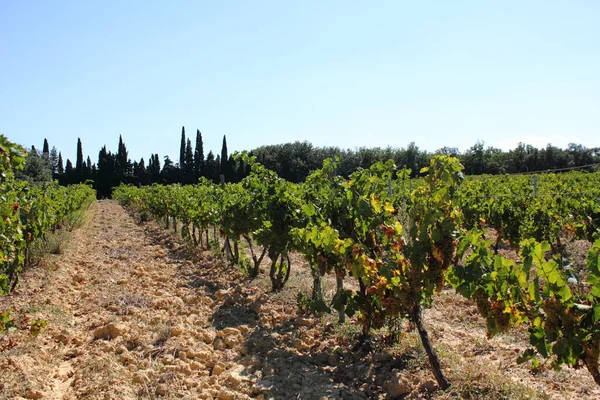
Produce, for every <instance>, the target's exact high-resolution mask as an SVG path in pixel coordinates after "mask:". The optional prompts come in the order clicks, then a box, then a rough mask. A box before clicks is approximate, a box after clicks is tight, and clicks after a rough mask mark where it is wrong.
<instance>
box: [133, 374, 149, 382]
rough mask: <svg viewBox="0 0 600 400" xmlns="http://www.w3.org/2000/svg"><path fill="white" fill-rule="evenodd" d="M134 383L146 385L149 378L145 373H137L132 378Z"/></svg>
mask: <svg viewBox="0 0 600 400" xmlns="http://www.w3.org/2000/svg"><path fill="white" fill-rule="evenodd" d="M132 380H133V383H145V382H146V381H147V380H148V377H147V376H146V374H144V373H143V372H136V373H135V374H133V377H132Z"/></svg>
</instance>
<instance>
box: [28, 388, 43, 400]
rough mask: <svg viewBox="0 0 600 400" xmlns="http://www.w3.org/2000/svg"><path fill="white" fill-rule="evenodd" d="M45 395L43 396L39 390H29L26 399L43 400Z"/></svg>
mask: <svg viewBox="0 0 600 400" xmlns="http://www.w3.org/2000/svg"><path fill="white" fill-rule="evenodd" d="M43 397H44V395H43V394H42V392H40V391H39V390H32V389H29V390H27V392H26V393H25V398H27V399H33V400H37V399H41V398H43Z"/></svg>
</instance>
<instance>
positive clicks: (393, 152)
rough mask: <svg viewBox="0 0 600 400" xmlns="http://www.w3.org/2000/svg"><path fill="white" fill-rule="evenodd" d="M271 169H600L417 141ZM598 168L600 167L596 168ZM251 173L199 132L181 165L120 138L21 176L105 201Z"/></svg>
mask: <svg viewBox="0 0 600 400" xmlns="http://www.w3.org/2000/svg"><path fill="white" fill-rule="evenodd" d="M250 154H251V155H255V156H256V157H257V161H258V162H260V163H261V164H262V165H264V166H265V167H266V168H268V169H270V170H272V171H275V172H276V173H277V175H279V176H280V177H282V178H284V179H287V180H289V181H291V182H296V183H298V182H303V181H304V180H305V179H306V177H307V176H308V175H309V173H310V172H311V171H314V170H317V169H319V168H321V166H322V164H323V160H325V159H329V158H333V157H337V158H339V163H338V164H337V165H338V167H337V171H336V173H337V174H339V175H341V176H343V177H348V176H350V174H351V173H352V172H354V171H356V170H357V169H359V168H369V167H370V166H371V165H373V164H374V163H376V162H378V161H385V160H388V159H393V160H394V162H395V163H396V165H398V166H399V167H404V168H409V169H410V170H411V171H412V175H413V176H418V175H419V171H420V170H421V168H423V167H425V166H427V165H428V164H429V161H430V159H431V158H432V157H433V156H434V155H436V154H445V155H451V156H454V157H457V158H459V160H460V161H461V163H462V164H463V165H464V167H465V170H464V171H465V173H466V174H469V175H479V174H503V173H524V172H533V171H545V170H555V169H562V168H575V167H584V166H588V165H590V164H599V163H600V148H587V147H585V146H583V145H581V144H574V143H572V144H569V145H568V147H567V148H566V149H561V148H558V147H555V146H552V145H551V144H548V145H547V146H546V147H544V148H536V147H534V146H531V145H526V144H523V143H519V145H518V146H517V147H516V148H515V149H512V150H509V151H503V150H501V149H498V148H494V147H491V146H488V147H486V146H485V144H484V143H483V142H480V141H478V142H477V143H475V144H474V145H473V146H471V147H470V148H469V149H467V150H466V151H464V152H460V151H459V150H458V149H457V148H453V147H443V148H441V149H439V150H437V151H435V152H433V153H431V152H428V151H426V150H421V149H419V147H418V146H416V145H415V143H414V142H411V143H409V144H408V146H406V147H405V148H393V147H386V148H381V147H371V148H368V147H361V148H358V149H355V150H351V149H341V148H339V147H333V146H332V147H316V146H313V145H312V144H311V143H309V142H306V141H304V142H299V141H297V142H293V143H284V144H277V145H266V146H260V147H258V148H255V149H254V150H252V151H251V152H250ZM595 168H597V167H595ZM248 173H249V170H248V167H247V166H246V165H245V164H244V162H243V161H242V160H237V161H236V160H234V158H233V157H232V155H231V154H229V153H228V151H227V139H226V137H225V136H223V144H222V147H221V152H220V154H216V155H215V154H214V153H213V152H212V151H209V152H208V154H207V155H206V156H205V154H204V145H203V140H202V134H201V132H200V130H199V129H198V130H196V137H195V141H194V142H192V140H191V138H189V137H186V132H185V127H182V129H181V142H180V151H179V160H178V161H173V160H172V159H171V158H170V157H169V156H168V155H165V156H164V157H163V159H162V160H161V158H160V156H159V155H158V154H154V153H153V154H151V155H150V157H148V159H147V162H146V160H145V159H144V158H141V159H140V160H139V161H137V160H133V161H132V160H131V159H130V158H129V156H128V151H127V147H126V146H125V143H124V141H123V138H122V136H119V145H118V150H117V152H116V153H113V152H111V151H109V150H107V148H106V145H105V146H103V147H102V149H100V151H99V153H98V160H97V162H96V163H93V162H92V160H91V158H90V157H89V156H88V157H87V159H85V160H84V155H83V147H82V142H81V139H77V158H76V160H75V165H73V163H72V162H71V160H69V159H67V160H66V162H63V157H62V154H61V153H60V152H58V151H57V149H56V148H55V147H52V149H50V148H49V145H48V141H47V140H46V139H44V144H43V148H42V151H41V152H39V151H38V150H37V149H36V148H35V146H32V147H31V150H30V152H29V155H28V158H27V163H26V166H25V168H24V170H23V171H21V172H20V173H19V177H20V178H21V179H29V180H32V181H48V180H50V179H56V180H58V182H59V183H60V184H62V185H69V184H74V183H82V182H86V181H90V183H91V184H93V186H94V188H95V189H96V191H97V193H98V197H99V198H103V197H110V196H111V193H112V188H113V187H115V186H118V185H119V184H120V183H127V184H132V185H136V186H145V185H150V184H153V183H161V184H172V183H181V184H191V183H195V182H198V179H200V178H201V177H204V178H206V179H208V180H210V181H213V182H215V183H218V182H220V181H221V179H223V181H225V182H238V181H240V180H241V179H243V178H244V177H245V176H247V175H248Z"/></svg>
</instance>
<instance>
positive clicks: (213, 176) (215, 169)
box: [204, 150, 219, 182]
mask: <svg viewBox="0 0 600 400" xmlns="http://www.w3.org/2000/svg"><path fill="white" fill-rule="evenodd" d="M204 165H205V169H204V170H205V172H204V176H205V177H206V178H207V179H209V180H211V181H213V182H219V164H217V162H216V160H215V155H214V154H213V152H212V150H210V151H209V152H208V155H207V156H206V162H205V164H204Z"/></svg>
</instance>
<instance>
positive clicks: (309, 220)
mask: <svg viewBox="0 0 600 400" xmlns="http://www.w3.org/2000/svg"><path fill="white" fill-rule="evenodd" d="M241 157H243V160H244V162H245V163H247V164H248V165H250V166H251V168H252V170H251V171H252V172H251V173H250V175H249V176H248V177H247V178H245V179H244V180H243V181H242V182H240V183H237V184H223V185H221V186H217V185H214V184H210V183H208V182H201V183H200V184H199V185H195V186H168V187H166V186H152V187H148V188H143V189H139V188H135V187H127V186H121V187H119V188H117V189H116V191H115V198H117V199H118V200H120V201H121V203H122V204H123V205H125V206H126V207H130V208H132V209H134V210H136V211H137V212H139V213H141V214H144V215H151V216H153V217H155V218H158V219H161V220H163V221H164V223H165V226H166V227H167V228H168V227H169V224H171V225H172V226H173V228H174V229H175V230H177V224H178V223H180V224H181V227H180V229H181V233H182V236H183V237H184V238H189V240H190V241H192V242H193V243H194V244H195V245H197V246H201V247H205V248H208V247H209V246H219V247H221V245H222V248H220V251H221V252H222V253H224V254H225V256H226V257H227V258H228V259H229V260H230V262H231V263H232V264H236V265H239V266H240V267H241V268H242V269H243V270H245V271H246V272H247V274H248V276H249V277H250V278H254V277H256V276H257V275H258V274H259V273H260V271H261V269H260V265H261V263H262V262H263V260H264V258H265V256H266V257H267V258H268V271H269V278H270V280H271V284H272V290H273V291H274V292H276V291H280V290H283V289H284V287H285V284H286V282H287V280H288V279H289V276H290V271H291V269H292V267H293V265H292V263H291V262H290V257H289V254H290V253H291V252H297V253H300V254H302V255H303V256H304V257H305V258H306V260H307V261H308V263H309V264H310V266H311V269H312V278H313V282H314V283H313V290H312V293H311V295H310V296H305V297H304V300H305V301H304V305H305V306H306V308H307V309H308V310H309V311H310V312H312V313H315V314H317V315H319V314H321V313H324V312H330V311H331V308H333V309H335V310H336V311H337V312H338V314H339V322H343V321H344V319H345V316H350V317H356V319H357V321H358V322H359V323H360V324H361V325H362V331H363V335H364V337H367V336H368V335H369V333H370V332H371V331H372V330H373V329H378V328H381V327H383V326H384V325H386V324H388V323H390V321H395V319H397V318H401V319H407V320H408V321H409V322H410V323H411V324H414V326H415V327H416V328H417V330H418V332H419V336H420V338H421V341H422V344H423V346H424V348H425V350H426V351H427V355H428V358H429V362H430V365H431V368H432V371H433V373H434V375H435V378H436V380H437V383H438V385H439V387H440V388H442V389H445V388H447V387H449V385H450V383H449V382H448V381H447V379H446V377H445V376H444V373H443V370H442V369H441V367H440V361H439V358H438V355H437V354H436V351H435V348H434V346H433V345H432V343H431V341H430V339H429V334H428V332H427V330H426V329H425V327H424V325H423V321H422V309H423V307H428V306H430V305H431V303H432V301H433V299H434V295H435V294H436V293H439V292H440V290H442V288H444V286H445V285H448V284H449V285H451V286H452V287H453V288H454V289H455V290H456V291H457V293H459V294H461V295H463V296H465V297H467V298H469V299H472V300H473V301H475V302H476V303H477V308H478V310H479V312H480V314H481V315H482V316H483V317H484V318H485V319H486V321H487V326H488V334H489V335H490V336H491V335H494V334H497V333H499V332H504V331H506V330H507V329H508V328H510V327H511V326H514V325H519V324H527V325H528V327H529V332H530V344H531V347H530V348H529V349H527V350H526V351H525V352H524V353H523V354H521V356H520V357H519V362H524V361H529V360H531V361H532V362H533V366H534V367H536V366H539V365H540V359H539V358H538V356H541V358H551V360H552V364H553V365H554V366H555V367H556V368H558V367H560V366H561V365H562V364H567V365H568V366H571V367H579V366H581V365H583V366H585V367H586V368H587V369H588V371H589V373H590V374H591V375H592V376H593V378H594V380H595V381H596V383H597V384H599V385H600V371H599V370H598V356H599V349H600V324H599V322H598V321H599V319H600V304H599V303H598V300H599V298H600V264H599V263H600V259H599V252H600V240H598V227H599V226H600V225H599V224H600V175H599V174H598V173H579V172H572V173H568V174H562V175H554V174H547V175H542V177H541V179H540V178H539V177H537V176H535V177H532V176H527V175H521V176H517V177H513V176H511V177H484V178H474V179H469V180H466V181H465V178H464V176H463V175H462V173H461V170H462V167H461V166H460V164H459V163H458V161H457V160H456V159H453V158H450V157H446V156H438V157H434V158H433V159H432V161H431V165H430V166H429V167H427V168H424V169H423V170H422V171H421V172H422V173H423V174H424V175H425V177H424V178H422V179H420V180H409V179H407V177H408V176H409V173H410V171H406V170H402V171H396V170H395V166H394V164H393V163H392V162H388V163H377V164H375V165H373V166H372V167H371V168H369V169H364V170H360V171H357V172H355V173H354V174H352V175H351V176H350V178H349V179H348V180H344V179H342V178H340V177H339V176H336V174H335V170H336V164H335V162H334V161H326V162H325V164H324V165H323V168H322V169H320V170H318V171H315V172H313V173H312V174H311V175H310V176H309V177H308V179H307V180H306V182H305V183H303V184H300V185H296V184H292V183H289V182H287V181H285V180H283V179H281V178H279V177H277V176H276V175H275V174H274V173H273V172H271V171H268V170H266V169H265V168H264V167H262V166H261V165H259V164H258V163H256V162H254V160H253V159H252V158H249V157H247V156H246V155H242V156H241ZM211 230H212V242H211V239H210V238H211V236H210V232H211ZM217 231H218V232H219V234H220V236H221V237H222V238H223V239H224V240H223V241H222V242H220V241H219V240H218V236H219V235H216V232H217ZM490 232H495V237H496V238H495V240H493V242H492V241H490V240H486V235H489V234H490ZM575 239H585V240H588V241H590V242H592V245H591V247H590V250H589V253H588V255H587V258H586V260H587V268H586V269H585V270H574V268H573V266H572V265H571V263H570V261H569V259H568V256H567V254H566V252H565V241H569V240H575ZM241 246H247V248H248V249H249V252H250V257H247V258H246V257H245V256H244V255H243V254H244V253H243V252H240V247H241ZM503 246H504V247H507V248H510V249H512V251H513V252H514V254H513V255H512V257H511V256H507V255H506V252H505V254H504V255H501V254H499V249H500V248H501V247H503ZM325 274H335V277H336V281H337V287H338V289H337V292H336V294H335V296H334V297H333V298H332V299H324V298H323V294H322V292H321V277H322V276H323V275H325ZM346 278H352V279H354V280H355V281H356V282H357V285H358V287H357V288H356V289H355V290H349V289H347V288H345V285H344V282H345V280H346Z"/></svg>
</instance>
